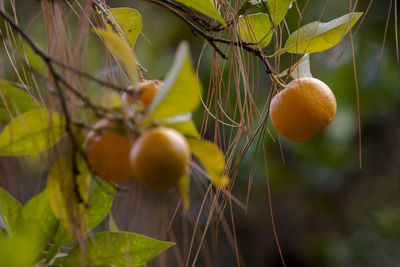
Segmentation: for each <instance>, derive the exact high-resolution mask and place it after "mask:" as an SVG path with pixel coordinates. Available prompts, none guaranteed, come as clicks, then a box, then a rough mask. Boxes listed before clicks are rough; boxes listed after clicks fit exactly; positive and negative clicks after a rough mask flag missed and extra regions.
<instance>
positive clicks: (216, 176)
mask: <svg viewBox="0 0 400 267" xmlns="http://www.w3.org/2000/svg"><path fill="white" fill-rule="evenodd" d="M188 142H189V146H190V150H191V151H192V153H193V155H194V156H196V157H197V158H198V159H199V161H200V162H201V164H202V165H203V167H204V168H205V169H206V171H207V172H208V175H209V176H210V177H211V181H212V183H213V184H214V185H215V186H216V187H224V186H226V185H227V184H228V183H229V178H227V177H225V176H222V172H223V171H224V168H225V159H224V155H223V154H222V152H221V151H220V150H219V148H218V147H217V146H215V145H214V144H213V143H211V142H209V141H206V140H199V139H192V138H189V139H188Z"/></svg>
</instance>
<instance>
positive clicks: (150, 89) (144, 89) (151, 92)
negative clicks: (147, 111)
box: [121, 80, 164, 107]
mask: <svg viewBox="0 0 400 267" xmlns="http://www.w3.org/2000/svg"><path fill="white" fill-rule="evenodd" d="M163 85H164V83H163V82H162V81H160V80H145V81H143V82H141V83H139V85H138V87H139V92H138V93H139V99H140V101H141V102H142V103H143V105H144V106H145V107H148V106H150V105H151V102H153V99H154V97H155V95H156V94H157V93H158V91H160V89H161V87H162V86H163ZM133 90H134V87H133V86H130V87H129V88H128V91H133ZM121 98H122V101H123V102H125V103H128V104H132V103H135V102H136V101H137V98H135V97H133V96H131V95H129V94H128V93H126V92H125V93H123V94H122V97H121Z"/></svg>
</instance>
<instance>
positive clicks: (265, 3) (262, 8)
mask: <svg viewBox="0 0 400 267" xmlns="http://www.w3.org/2000/svg"><path fill="white" fill-rule="evenodd" d="M292 2H293V0H247V1H243V2H242V4H241V6H240V8H239V15H243V14H245V13H247V14H254V13H267V14H269V16H271V20H272V22H273V24H274V26H277V25H278V24H279V23H280V22H281V21H282V20H283V19H284V18H285V16H286V13H287V12H288V10H289V8H290V4H291V3H292Z"/></svg>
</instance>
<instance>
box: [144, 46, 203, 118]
mask: <svg viewBox="0 0 400 267" xmlns="http://www.w3.org/2000/svg"><path fill="white" fill-rule="evenodd" d="M200 94H201V85H200V81H199V80H198V79H197V76H196V74H195V72H194V69H193V67H192V63H191V60H190V54H189V45H188V44H187V43H186V42H183V43H181V44H180V45H179V48H178V51H177V52H176V55H175V60H174V63H173V65H172V68H171V69H170V71H169V72H168V74H167V77H166V78H165V80H164V86H163V87H162V88H161V90H159V92H158V93H157V95H156V96H155V97H154V100H153V102H152V103H151V105H150V107H149V109H148V111H147V113H146V114H145V118H144V121H143V123H149V122H150V121H151V120H155V119H158V120H160V119H165V118H171V117H173V116H176V115H181V114H185V113H189V112H192V111H193V110H194V109H195V108H196V107H197V106H198V105H199V104H200Z"/></svg>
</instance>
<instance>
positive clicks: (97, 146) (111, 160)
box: [86, 119, 134, 183]
mask: <svg viewBox="0 0 400 267" xmlns="http://www.w3.org/2000/svg"><path fill="white" fill-rule="evenodd" d="M115 126H116V125H115V122H113V121H111V120H108V119H102V120H100V121H99V122H97V123H96V124H95V125H94V130H92V131H90V132H89V133H88V135H87V145H86V156H87V159H88V161H89V163H90V165H91V167H92V168H93V170H95V171H96V172H97V173H98V175H99V176H100V177H102V178H103V179H105V180H108V181H112V182H115V183H122V182H125V181H127V180H130V179H132V178H133V174H132V172H131V168H130V167H129V153H130V151H131V148H132V145H133V143H134V141H133V140H131V139H129V138H128V137H126V136H124V135H123V134H121V133H119V132H118V131H117V130H114V129H112V128H113V127H115ZM102 128H104V129H103V130H101V129H102ZM107 128H109V129H107Z"/></svg>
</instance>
